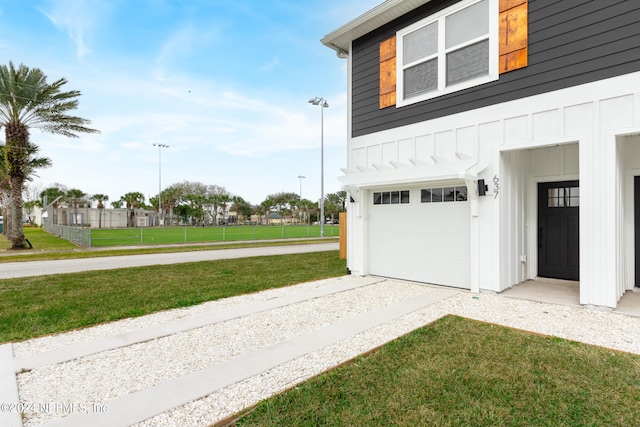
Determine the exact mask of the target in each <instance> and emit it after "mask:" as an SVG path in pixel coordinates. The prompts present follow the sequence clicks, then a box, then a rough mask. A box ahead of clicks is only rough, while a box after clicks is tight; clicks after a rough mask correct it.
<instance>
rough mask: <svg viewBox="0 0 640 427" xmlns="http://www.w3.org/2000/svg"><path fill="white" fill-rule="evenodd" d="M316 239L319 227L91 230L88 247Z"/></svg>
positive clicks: (331, 228) (335, 230) (331, 229)
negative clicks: (89, 245)
mask: <svg viewBox="0 0 640 427" xmlns="http://www.w3.org/2000/svg"><path fill="white" fill-rule="evenodd" d="M324 232H325V236H326V237H331V236H339V234H340V227H339V226H338V225H326V226H325V228H324ZM307 237H320V226H319V225H311V226H306V225H294V226H291V225H285V226H284V227H282V226H275V225H271V226H229V227H166V228H163V227H150V228H118V229H113V228H110V229H109V228H102V229H92V230H91V245H92V246H121V245H140V244H145V245H154V244H167V243H199V242H225V241H226V242H233V241H240V240H268V239H283V238H284V239H287V238H307Z"/></svg>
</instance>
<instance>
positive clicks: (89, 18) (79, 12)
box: [37, 0, 108, 58]
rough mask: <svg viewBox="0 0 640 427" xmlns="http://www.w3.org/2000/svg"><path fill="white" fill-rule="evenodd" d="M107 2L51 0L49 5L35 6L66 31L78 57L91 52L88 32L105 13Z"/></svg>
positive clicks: (97, 0) (96, 0) (99, 0)
mask: <svg viewBox="0 0 640 427" xmlns="http://www.w3.org/2000/svg"><path fill="white" fill-rule="evenodd" d="M107 7H108V2H105V1H101V0H75V1H73V2H70V1H67V0H51V1H50V2H49V7H47V8H37V10H38V11H39V12H41V13H42V14H43V15H45V16H46V17H47V18H48V19H49V20H50V21H51V23H53V25H55V26H56V27H57V28H58V29H60V30H63V31H65V32H66V33H67V35H68V36H69V38H71V40H72V41H73V42H74V43H75V45H76V55H77V56H78V58H82V57H84V56H85V55H86V54H88V53H90V52H91V49H90V47H89V46H88V44H87V37H88V33H90V32H91V31H92V30H93V29H94V27H95V26H96V25H97V24H98V22H99V19H101V18H103V17H104V16H105V15H106V12H107Z"/></svg>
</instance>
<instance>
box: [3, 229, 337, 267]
mask: <svg viewBox="0 0 640 427" xmlns="http://www.w3.org/2000/svg"><path fill="white" fill-rule="evenodd" d="M25 236H26V237H27V239H29V241H30V242H31V243H32V245H33V249H29V250H19V251H11V250H8V249H9V248H10V247H11V245H10V243H9V241H4V242H5V243H4V245H5V249H7V250H6V251H4V252H3V251H1V250H0V264H1V263H5V262H27V261H42V260H54V259H70V258H95V257H102V256H123V255H139V254H153V253H166V252H193V251H204V250H218V249H232V248H235V249H237V248H250V247H259V246H282V245H306V244H309V243H318V239H317V238H310V239H304V238H302V239H289V240H288V239H281V240H276V241H265V240H258V241H246V242H243V241H241V240H237V241H228V242H201V244H197V243H196V244H189V245H181V244H177V245H171V246H158V245H147V246H145V247H131V248H127V246H126V245H125V246H124V247H118V248H113V247H108V246H103V247H100V248H98V249H96V248H90V249H86V248H81V247H78V246H76V245H74V244H73V243H71V242H69V241H67V240H64V239H62V238H60V237H57V236H53V235H51V234H49V233H47V232H45V231H44V230H42V229H41V228H31V227H29V228H25ZM0 240H1V239H0ZM323 241H327V242H331V241H334V242H335V241H337V237H335V238H331V237H327V238H326V239H325V240H323ZM0 249H2V248H1V246H0ZM114 249H117V250H114Z"/></svg>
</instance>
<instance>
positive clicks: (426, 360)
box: [235, 316, 640, 426]
mask: <svg viewBox="0 0 640 427" xmlns="http://www.w3.org/2000/svg"><path fill="white" fill-rule="evenodd" d="M639 405H640V356H637V355H630V354H624V353H619V352H614V351H610V350H606V349H602V348H598V347H593V346H588V345H584V344H579V343H575V342H570V341H565V340H561V339H556V338H549V337H541V336H537V335H533V334H529V333H526V332H523V331H517V330H513V329H508V328H504V327H499V326H495V325H491V324H485V323H480V322H476V321H471V320H467V319H463V318H460V317H455V316H447V317H445V318H443V319H440V320H439V321H436V322H434V323H433V324H431V325H428V326H426V327H424V328H421V329H418V330H416V331H414V332H413V333H411V334H409V335H407V336H404V337H401V338H400V339H398V340H395V341H393V342H391V343H389V344H388V345H385V346H383V347H381V348H380V349H378V350H376V351H374V352H372V353H370V354H369V355H366V356H363V357H358V358H356V359H355V360H353V361H351V362H349V363H347V364H345V365H343V366H341V367H338V368H336V369H333V370H331V371H328V372H327V373H325V374H322V375H319V376H317V377H315V378H312V379H310V380H309V381H306V382H304V383H303V384H301V385H299V386H298V387H295V388H293V389H291V390H289V391H287V392H285V393H282V394H280V395H277V396H275V397H273V398H270V399H267V400H265V401H263V402H261V403H260V404H259V405H258V406H257V407H256V408H255V409H254V410H253V411H250V412H249V413H248V414H246V416H244V417H240V418H239V419H238V420H236V424H235V425H238V426H639V425H640V409H639V408H640V407H639Z"/></svg>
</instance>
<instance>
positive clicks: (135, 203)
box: [120, 191, 144, 227]
mask: <svg viewBox="0 0 640 427" xmlns="http://www.w3.org/2000/svg"><path fill="white" fill-rule="evenodd" d="M120 200H121V201H122V202H123V203H125V204H126V207H127V210H128V211H129V215H128V218H129V219H128V220H127V227H133V226H134V223H133V218H134V217H135V214H136V209H138V207H139V206H140V204H144V194H142V193H140V192H138V191H135V192H131V193H127V194H125V195H124V196H122V197H120Z"/></svg>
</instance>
